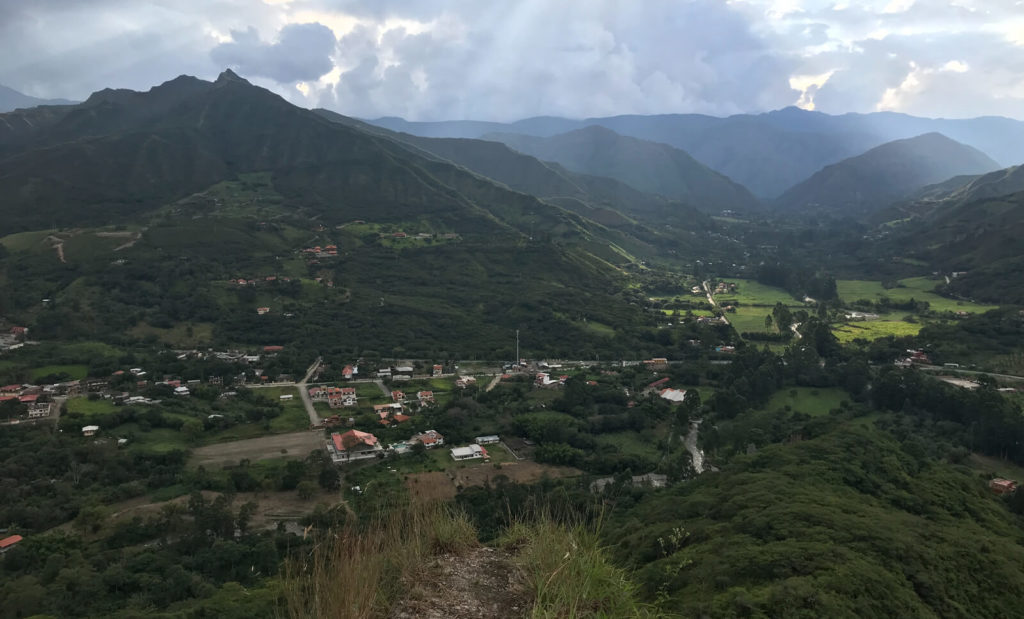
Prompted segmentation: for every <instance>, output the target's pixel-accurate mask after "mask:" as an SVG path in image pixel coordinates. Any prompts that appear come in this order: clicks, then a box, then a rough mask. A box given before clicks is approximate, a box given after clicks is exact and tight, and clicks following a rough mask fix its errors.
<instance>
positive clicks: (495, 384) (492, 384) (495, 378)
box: [484, 374, 501, 391]
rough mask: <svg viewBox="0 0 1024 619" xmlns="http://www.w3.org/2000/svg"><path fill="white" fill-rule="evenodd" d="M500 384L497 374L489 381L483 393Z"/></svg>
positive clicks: (499, 376)
mask: <svg viewBox="0 0 1024 619" xmlns="http://www.w3.org/2000/svg"><path fill="white" fill-rule="evenodd" d="M500 382H501V374H498V375H497V376H495V377H494V378H493V379H492V380H491V382H490V383H488V384H487V389H484V391H490V390H491V389H494V388H495V387H497V386H498V383H500Z"/></svg>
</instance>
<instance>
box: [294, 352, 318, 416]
mask: <svg viewBox="0 0 1024 619" xmlns="http://www.w3.org/2000/svg"><path fill="white" fill-rule="evenodd" d="M321 362H323V357H317V358H316V361H314V362H313V365H311V366H309V370H307V371H306V375H305V376H303V377H302V380H301V381H299V383H298V384H297V385H295V386H296V387H298V388H299V397H300V398H302V405H303V406H305V407H306V414H307V415H309V426H310V427H315V426H318V425H320V415H318V414H317V412H316V408H315V407H314V406H313V401H312V400H310V399H309V389H307V388H306V383H307V382H309V379H310V377H311V376H313V374H314V373H315V372H316V371H317V369H318V368H319V367H320V363H321Z"/></svg>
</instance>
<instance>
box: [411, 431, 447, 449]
mask: <svg viewBox="0 0 1024 619" xmlns="http://www.w3.org/2000/svg"><path fill="white" fill-rule="evenodd" d="M408 442H409V443H410V444H412V443H422V444H423V446H424V447H426V448H427V449H433V448H434V447H440V446H442V445H444V437H443V436H442V435H441V433H440V432H438V431H436V430H426V431H424V432H420V433H419V434H416V435H413V437H412V438H410V439H409V441H408Z"/></svg>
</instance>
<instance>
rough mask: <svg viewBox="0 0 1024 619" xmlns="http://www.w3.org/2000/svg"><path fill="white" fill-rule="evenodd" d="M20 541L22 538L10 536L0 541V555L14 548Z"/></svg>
mask: <svg viewBox="0 0 1024 619" xmlns="http://www.w3.org/2000/svg"><path fill="white" fill-rule="evenodd" d="M22 539H24V538H23V537H22V536H20V535H11V536H9V537H5V538H3V539H0V555H2V554H4V553H5V552H7V551H8V550H10V549H11V548H14V547H15V546H16V545H17V544H18V542H20V541H21V540H22Z"/></svg>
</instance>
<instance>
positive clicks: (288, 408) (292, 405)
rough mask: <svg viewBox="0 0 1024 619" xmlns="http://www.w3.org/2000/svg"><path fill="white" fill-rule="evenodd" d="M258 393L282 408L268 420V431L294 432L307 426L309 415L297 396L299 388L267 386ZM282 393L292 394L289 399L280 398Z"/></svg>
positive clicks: (273, 432) (276, 432) (278, 432)
mask: <svg viewBox="0 0 1024 619" xmlns="http://www.w3.org/2000/svg"><path fill="white" fill-rule="evenodd" d="M258 393H259V394H260V395H262V396H264V397H266V398H268V399H270V400H271V401H274V402H278V403H279V404H281V406H282V407H283V408H284V412H282V413H281V414H280V415H278V416H277V417H274V418H273V419H271V420H270V432H271V433H272V434H281V433H284V432H295V431H297V430H305V429H307V428H309V415H308V414H306V407H305V406H303V404H302V398H300V397H299V390H298V389H297V388H295V387H268V388H267V389H260V390H258ZM282 395H291V396H293V397H292V399H291V400H281V399H280V397H281V396H282Z"/></svg>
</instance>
